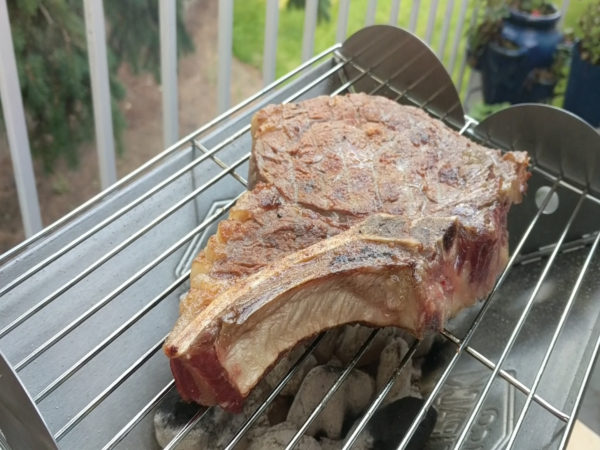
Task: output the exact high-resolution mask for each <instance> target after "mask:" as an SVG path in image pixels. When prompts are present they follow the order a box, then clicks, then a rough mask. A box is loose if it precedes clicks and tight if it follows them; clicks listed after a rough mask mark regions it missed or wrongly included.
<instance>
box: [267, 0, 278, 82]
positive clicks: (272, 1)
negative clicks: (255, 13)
mask: <svg viewBox="0 0 600 450" xmlns="http://www.w3.org/2000/svg"><path fill="white" fill-rule="evenodd" d="M266 15H267V18H266V21H265V45H264V49H263V84H265V85H266V84H268V83H270V82H271V81H273V80H274V79H275V69H276V65H277V31H278V26H279V24H278V22H279V0H267V10H266Z"/></svg>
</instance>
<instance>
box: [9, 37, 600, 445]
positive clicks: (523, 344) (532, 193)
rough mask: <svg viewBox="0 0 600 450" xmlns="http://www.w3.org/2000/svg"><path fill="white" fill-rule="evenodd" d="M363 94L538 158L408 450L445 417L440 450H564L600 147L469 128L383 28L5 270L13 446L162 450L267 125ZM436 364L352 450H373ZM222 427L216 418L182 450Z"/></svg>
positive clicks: (520, 110) (178, 149)
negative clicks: (184, 309) (207, 249)
mask: <svg viewBox="0 0 600 450" xmlns="http://www.w3.org/2000/svg"><path fill="white" fill-rule="evenodd" d="M350 91H362V92H368V93H372V94H378V95H385V96H388V97H390V98H392V99H395V100H397V101H400V102H403V103H409V104H416V105H417V106H420V107H421V108H424V109H426V110H427V111H428V112H429V113H430V114H432V115H434V116H436V117H438V118H440V119H442V120H444V121H445V122H446V123H447V124H448V125H450V126H452V127H454V128H455V129H457V130H459V131H460V133H463V134H466V135H468V136H470V137H472V138H473V139H475V140H479V141H481V142H483V143H486V144H488V145H491V146H495V147H500V148H503V149H515V148H516V149H520V150H522V149H524V150H527V151H529V153H530V155H531V157H532V160H533V165H532V173H533V175H532V178H531V179H530V182H529V193H528V195H527V196H526V198H525V200H524V202H523V204H521V205H518V206H514V207H513V209H512V210H511V214H510V217H509V230H510V239H511V242H510V245H511V254H512V256H511V258H510V261H509V263H508V266H507V268H506V270H505V271H504V272H503V273H502V275H501V276H500V278H499V280H498V283H497V285H496V287H495V288H494V290H493V292H492V293H491V294H490V296H489V297H488V298H487V299H486V300H485V301H484V302H482V303H480V304H478V305H477V306H475V307H473V308H470V309H469V310H467V311H464V312H463V313H461V315H460V316H459V317H457V318H455V319H453V320H452V321H451V322H450V323H449V324H448V325H447V326H446V328H445V329H444V331H443V332H442V333H441V336H442V338H440V340H442V341H443V342H444V344H440V345H437V346H436V347H435V348H434V349H433V350H432V352H434V354H433V355H432V358H431V360H432V361H434V362H435V363H434V364H432V365H431V367H430V370H429V372H428V373H424V377H423V380H422V382H423V383H429V392H430V394H429V395H428V396H427V397H426V399H425V400H426V401H425V404H424V406H423V407H422V408H421V411H420V412H419V414H418V415H417V417H416V418H415V420H414V421H413V423H412V425H411V427H410V429H409V430H408V433H407V434H406V436H405V437H404V440H403V441H402V442H399V443H398V444H399V446H400V448H405V447H406V445H407V444H408V442H409V440H410V438H411V436H412V435H413V434H414V433H415V431H416V430H417V427H418V424H419V422H420V421H421V420H422V419H423V418H424V416H425V414H426V412H427V410H428V409H429V408H430V407H431V406H434V407H435V408H436V409H437V411H438V423H437V425H436V428H435V430H434V432H433V434H432V435H431V437H430V438H429V441H428V444H427V448H431V449H442V448H455V447H457V448H458V447H460V448H501V447H502V448H504V447H512V448H518V449H527V448H531V449H540V448H563V447H564V446H565V445H566V442H567V439H568V436H569V433H570V430H571V429H572V426H573V423H574V419H575V417H576V415H577V411H578V407H579V405H580V402H581V399H582V396H583V392H584V389H585V386H586V383H587V380H588V379H589V376H590V373H591V370H592V367H593V362H594V361H595V359H596V356H597V354H598V349H599V346H600V320H599V318H600V301H599V300H600V280H599V279H598V277H596V276H594V274H595V273H598V268H599V266H600V257H599V256H598V255H597V252H596V249H597V247H598V241H599V240H600V233H599V230H600V173H599V170H598V169H599V168H600V157H599V150H600V137H599V136H598V135H597V134H596V132H595V131H594V130H593V129H591V128H590V127H589V126H587V125H586V124H585V123H583V122H582V121H580V120H579V119H577V118H575V117H574V116H572V115H570V114H568V113H565V112H563V111H559V110H557V109H554V108H551V107H548V106H543V105H520V106H515V107H512V108H509V109H507V110H504V111H502V112H500V113H497V114H495V115H493V116H491V117H490V118H489V119H487V120H485V121H484V122H482V123H479V124H477V123H476V122H475V121H474V120H472V119H470V118H468V117H467V118H465V116H464V113H463V108H462V105H461V102H460V100H459V97H458V95H457V92H456V89H455V87H454V85H453V84H452V81H451V79H450V77H449V76H448V74H447V73H446V71H445V70H444V68H443V66H442V65H441V64H440V63H439V61H438V60H437V58H436V57H435V56H434V54H433V53H432V52H431V51H430V50H429V49H428V48H427V46H426V45H425V44H423V43H422V42H421V41H419V40H418V39H417V38H415V37H414V36H412V35H411V34H410V33H408V32H405V31H403V30H400V29H397V28H393V27H388V26H375V27H369V28H365V29H363V30H361V31H360V32H358V33H356V34H355V35H354V36H352V37H351V38H349V39H348V40H347V41H346V42H345V43H344V44H343V45H340V44H338V45H335V46H333V47H332V48H330V49H328V50H327V51H325V52H323V53H321V54H319V55H317V56H315V57H314V58H312V59H311V60H310V61H308V62H306V63H305V64H303V65H301V66H300V67H298V68H297V69H296V70H294V71H293V72H291V73H290V74H288V75H286V76H284V77H283V78H281V79H280V80H278V81H276V82H275V83H273V84H271V85H269V86H267V87H266V88H264V89H263V90H262V91H260V92H258V93H257V94H255V95H253V96H252V97H250V98H249V99H247V100H246V101H244V102H242V103H241V104H240V105H238V106H236V107H235V108H233V109H232V110H230V111H228V112H227V113H225V114H223V115H221V116H219V117H217V118H216V119H214V120H213V121H211V122H210V123H208V124H207V125H205V126H204V127H202V128H201V129H199V130H198V131H196V132H194V133H192V134H191V135H189V136H187V137H185V138H184V139H182V140H181V141H180V142H178V143H177V144H175V145H173V146H172V147H170V148H169V149H167V150H166V151H164V152H163V153H161V154H160V155H158V156H156V157H155V158H153V159H152V160H151V161H149V162H148V163H146V164H144V165H143V166H142V167H140V168H139V169H137V170H135V171H134V172H133V173H131V174H130V175H128V176H126V177H125V178H123V179H122V180H121V181H119V182H118V183H117V184H115V185H114V186H112V187H110V188H109V189H108V190H105V191H103V192H102V193H100V194H99V195H98V196H96V197H95V198H94V199H92V200H90V201H88V202H87V203H85V204H84V205H82V206H81V207H79V208H77V209H76V210H75V211H73V212H72V213H71V214H69V215H67V216H66V217H65V218H63V219H61V220H59V221H58V222H56V223H54V224H53V225H51V226H50V227H48V228H46V229H45V230H43V231H42V232H40V233H39V234H38V235H36V236H34V237H33V238H31V239H29V240H28V241H26V242H24V243H23V244H21V245H19V246H17V247H16V248H14V249H13V250H11V251H9V252H8V253H6V254H4V255H3V256H2V257H1V259H0V264H2V266H1V267H0V286H1V287H0V296H1V298H2V300H1V302H0V349H1V351H2V354H3V356H2V357H1V358H0V429H1V430H2V432H3V434H4V436H5V438H6V440H7V442H8V444H9V445H11V446H12V447H13V448H15V449H17V448H55V447H56V446H59V447H61V448H106V449H108V448H114V447H122V448H156V447H157V444H156V442H155V440H154V433H153V424H152V412H153V411H154V410H155V408H156V407H157V405H158V404H159V403H160V402H161V400H162V399H163V398H164V397H165V396H166V395H167V393H168V392H169V391H171V390H172V389H174V382H173V380H172V375H171V372H170V370H169V366H168V363H167V361H166V357H165V356H164V355H163V353H162V351H161V346H162V342H163V340H164V338H165V336H166V334H167V333H168V332H169V330H170V328H171V327H172V325H173V323H174V322H175V320H176V318H177V315H178V302H179V297H180V295H181V294H182V293H184V292H185V291H186V290H187V286H188V277H189V273H190V272H189V267H190V262H191V260H192V259H193V257H194V256H195V255H196V254H197V252H198V251H199V249H200V248H201V247H202V246H203V245H204V244H205V242H206V239H207V237H208V236H210V235H211V234H212V233H213V232H214V231H215V227H216V224H217V223H218V221H219V220H220V219H222V218H224V217H225V214H226V212H227V210H228V208H229V207H231V205H232V204H233V203H234V202H235V200H236V199H237V198H238V197H239V195H240V194H241V193H242V192H243V191H244V189H245V188H246V180H245V174H246V173H247V169H248V157H249V153H248V151H249V149H250V146H251V139H250V135H249V129H250V126H249V121H250V118H251V116H252V114H253V113H254V112H255V111H257V110H258V109H260V108H261V107H263V106H265V105H266V104H269V103H282V102H291V101H297V100H301V99H306V98H310V97H315V96H317V95H323V94H329V95H335V94H343V93H346V92H350ZM373 336H374V334H373V335H371V337H370V338H369V339H370V340H372V339H373ZM369 342H370V341H369V340H368V342H365V343H364V345H363V349H364V348H366V346H367V345H368V344H369ZM318 344H319V338H317V339H316V340H315V341H314V342H313V343H312V344H311V345H309V347H308V350H307V352H306V353H305V354H304V355H303V357H301V358H300V360H298V362H297V363H296V364H294V366H293V367H292V369H290V372H289V373H288V375H286V376H285V377H284V378H283V379H282V380H281V382H280V384H279V385H278V386H277V388H275V390H274V391H273V392H271V393H270V394H269V395H268V396H267V397H266V399H265V400H264V402H263V403H262V404H261V405H260V406H259V407H258V409H257V410H256V412H255V414H253V415H252V416H251V417H250V418H249V419H248V420H247V421H246V422H245V423H244V424H243V425H242V426H241V427H240V429H239V431H238V432H237V433H236V434H235V435H234V436H232V440H231V442H230V444H229V447H228V448H235V447H236V445H237V444H238V443H239V442H241V440H242V437H243V436H244V434H245V433H246V432H247V431H248V430H249V429H250V428H251V427H252V425H253V424H254V423H255V421H256V419H257V418H258V417H259V416H260V414H262V413H264V412H265V410H266V408H267V406H268V405H269V404H270V403H271V402H272V401H273V399H274V398H275V397H276V395H277V393H278V392H279V390H280V389H281V388H282V387H283V386H284V384H285V383H287V381H289V379H290V378H291V376H292V374H293V373H294V371H295V370H297V368H298V365H299V364H300V362H301V360H302V358H305V357H306V355H307V354H308V353H310V352H311V351H313V350H314V349H315V347H316V346H317V345H318ZM419 345H420V342H419V341H415V342H414V344H413V345H412V346H411V347H410V351H409V353H408V354H407V355H406V356H405V357H404V359H403V362H402V363H401V365H400V366H399V367H398V368H397V370H396V371H395V372H394V375H393V376H392V377H391V378H390V380H389V382H388V383H387V385H386V386H385V388H384V389H383V390H382V391H381V392H378V393H377V394H376V396H375V398H374V400H373V401H372V403H371V405H370V406H369V408H368V409H367V411H366V413H365V414H364V415H363V416H362V418H361V419H360V420H359V421H358V424H357V426H355V427H354V428H353V430H352V431H351V432H350V433H348V435H347V436H346V437H345V441H344V447H343V448H350V447H351V446H352V444H353V443H354V442H355V441H356V439H357V437H358V436H359V434H360V433H361V432H362V430H363V429H364V428H365V426H366V425H367V424H368V422H369V420H370V418H371V417H372V416H373V414H374V413H375V412H376V410H377V408H378V406H379V405H380V404H381V403H382V401H383V400H384V398H385V396H386V394H387V393H388V392H389V390H390V389H391V387H392V385H393V383H394V382H395V381H396V379H397V377H398V374H399V373H400V370H401V369H402V367H403V366H404V364H406V362H407V361H408V359H409V358H410V357H411V356H412V355H413V354H414V353H415V352H416V351H418V349H419ZM360 356H361V355H360V354H357V355H356V356H355V358H354V359H353V360H352V362H351V363H350V365H352V364H353V363H355V362H356V361H357V360H358V358H359V357H360ZM349 369H350V367H349V368H348V369H347V370H345V371H343V372H342V375H341V377H342V378H341V379H340V380H338V382H336V383H335V384H334V385H333V386H332V388H331V390H330V391H329V393H328V394H327V395H326V396H325V397H324V399H323V401H322V402H321V403H320V404H319V405H318V407H317V409H316V410H315V411H314V414H312V415H311V417H310V418H309V421H310V420H313V419H314V418H315V416H316V415H317V414H318V413H319V412H320V411H321V410H322V408H323V407H324V405H325V403H326V401H327V400H328V399H329V398H330V397H331V395H332V394H333V392H334V391H335V389H338V388H339V387H340V385H341V384H342V382H343V380H344V378H345V377H346V376H347V374H348V372H349ZM205 414H206V410H205V409H199V410H198V412H197V413H195V414H194V415H193V416H192V417H191V419H190V420H189V421H188V423H187V425H186V426H185V427H184V428H183V429H182V430H181V431H180V432H179V433H178V434H177V436H176V437H175V438H174V439H173V440H172V441H171V443H170V444H169V445H168V448H169V449H171V448H176V446H177V445H178V443H180V442H181V441H182V440H183V439H184V437H185V436H186V434H187V433H188V432H189V431H190V430H191V429H192V428H193V427H194V426H195V425H197V424H199V423H200V424H201V422H202V419H203V417H204V416H205ZM307 427H308V422H307V424H305V426H304V427H302V429H301V430H300V432H299V433H298V435H297V436H296V437H295V438H294V440H293V442H292V444H294V443H296V442H297V439H298V438H299V437H300V436H301V433H302V432H303V431H304V430H305V429H306V428H307ZM0 440H1V439H0Z"/></svg>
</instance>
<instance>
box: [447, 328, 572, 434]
mask: <svg viewBox="0 0 600 450" xmlns="http://www.w3.org/2000/svg"><path fill="white" fill-rule="evenodd" d="M441 335H442V336H444V337H445V338H446V339H448V340H449V341H450V342H452V343H453V344H455V345H456V346H457V347H458V346H460V343H461V341H460V339H459V338H457V337H456V336H454V335H453V334H452V333H451V332H449V331H448V330H442V332H441ZM465 351H466V352H467V353H468V354H469V355H471V356H472V357H473V358H475V359H476V360H477V361H479V362H480V363H481V364H483V365H484V366H485V367H487V368H488V369H490V370H494V369H495V367H496V364H494V363H493V362H492V361H490V360H489V359H488V358H486V357H485V356H484V355H482V354H481V353H479V352H478V351H477V350H475V349H474V348H473V347H470V346H467V347H465ZM498 374H499V375H500V376H501V377H502V378H503V379H504V380H506V381H507V382H509V383H510V384H512V385H513V386H514V387H515V388H517V389H518V390H519V391H521V392H522V393H523V394H525V395H529V393H530V392H531V389H530V388H528V387H527V386H525V384H523V383H522V382H521V381H519V380H518V379H517V378H515V377H514V376H512V375H511V374H510V373H508V372H507V371H506V370H504V369H500V371H499V372H498ZM533 400H534V401H535V402H536V403H537V404H538V405H540V406H541V407H543V408H544V409H546V410H547V411H548V412H550V413H551V414H553V415H554V416H556V418H558V419H559V420H561V421H563V422H565V423H566V422H567V421H568V420H569V415H568V414H566V413H565V412H564V411H561V410H560V409H559V408H557V407H556V406H554V405H552V404H551V403H550V402H549V401H547V400H545V399H544V398H543V397H541V396H539V395H538V394H535V395H534V396H533Z"/></svg>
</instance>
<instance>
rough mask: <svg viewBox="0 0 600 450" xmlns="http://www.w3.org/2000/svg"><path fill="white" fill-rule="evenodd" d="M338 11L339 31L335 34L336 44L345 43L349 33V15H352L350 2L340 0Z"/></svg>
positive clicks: (348, 0)
mask: <svg viewBox="0 0 600 450" xmlns="http://www.w3.org/2000/svg"><path fill="white" fill-rule="evenodd" d="M339 8H340V9H339V11H338V20H337V31H336V34H335V40H336V42H338V43H340V42H344V40H346V34H347V33H348V15H349V14H350V0H340V6H339Z"/></svg>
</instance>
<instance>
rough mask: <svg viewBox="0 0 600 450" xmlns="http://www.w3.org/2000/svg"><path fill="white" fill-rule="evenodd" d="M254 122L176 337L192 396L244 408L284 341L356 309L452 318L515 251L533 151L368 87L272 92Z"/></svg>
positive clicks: (402, 319)
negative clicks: (490, 142) (489, 142)
mask: <svg viewBox="0 0 600 450" xmlns="http://www.w3.org/2000/svg"><path fill="white" fill-rule="evenodd" d="M252 138H253V148H252V157H251V160H250V176H249V179H250V189H251V190H250V191H249V192H246V193H245V194H244V195H243V196H242V197H241V198H240V199H239V200H238V202H237V203H236V205H234V207H233V208H232V209H231V211H230V214H229V218H228V219H226V220H224V221H222V222H221V223H220V224H219V226H218V231H217V233H216V234H215V235H214V236H212V237H211V238H210V239H209V241H208V243H207V245H206V248H205V249H204V250H203V251H202V252H200V254H199V255H198V256H197V258H196V259H195V260H194V262H193V264H192V270H191V284H190V291H189V293H188V295H187V297H186V298H185V299H184V300H183V301H182V302H181V304H180V317H179V319H178V321H177V323H176V324H175V327H174V329H173V331H172V332H171V334H170V335H169V337H168V339H167V341H166V342H165V345H164V350H165V353H166V354H167V356H168V357H169V358H170V361H171V369H172V371H173V375H174V377H175V382H176V385H177V388H178V390H179V392H180V394H181V396H182V397H183V398H184V399H185V400H193V401H195V402H198V403H201V404H204V405H220V406H222V407H223V408H225V409H227V410H230V411H239V410H240V409H241V406H242V404H243V401H244V398H245V397H246V396H247V395H248V394H249V392H250V391H251V390H252V388H253V387H254V386H255V385H256V384H257V383H258V381H260V379H261V378H262V377H263V375H264V374H265V372H266V371H267V370H268V369H269V368H270V367H271V366H272V365H273V364H275V362H276V361H277V360H278V358H279V357H280V356H281V355H282V354H284V353H285V352H287V351H289V350H290V349H291V348H292V347H293V346H294V345H296V344H297V343H298V342H300V341H302V340H305V339H307V338H310V337H311V336H314V335H315V334H317V333H319V332H321V331H323V330H327V329H329V328H332V327H336V326H339V325H342V324H347V323H363V324H368V325H371V326H377V327H383V326H396V327H401V328H404V329H406V330H408V331H410V332H411V333H413V334H414V335H415V336H417V337H422V336H423V335H424V334H425V333H427V332H428V331H437V330H440V329H441V328H442V327H443V324H444V322H445V321H446V320H447V319H448V318H450V317H452V316H453V315H455V314H456V313H457V312H458V311H460V310H461V309H462V308H464V307H467V306H470V305H472V304H473V303H474V302H475V301H476V300H477V299H480V298H483V297H484V296H485V295H487V294H488V293H489V292H490V290H491V289H492V287H493V285H494V282H495V280H496V278H497V277H498V275H499V273H500V272H501V270H502V269H503V268H504V267H505V265H506V262H507V255H508V234H507V226H506V216H507V213H508V210H509V208H510V205H511V204H512V203H518V202H520V201H521V197H522V194H523V193H524V192H525V189H526V181H527V179H528V177H529V173H528V172H527V165H528V157H527V155H526V153H524V152H507V153H504V154H502V153H501V152H500V151H498V150H492V149H488V148H486V147H482V146H480V145H478V144H476V143H474V142H473V141H471V140H469V139H467V138H465V137H463V136H460V135H459V134H457V133H456V132H455V131H453V130H451V129H449V128H447V127H446V126H445V125H444V124H442V123H441V122H440V121H438V120H435V119H433V118H431V117H430V116H428V115H427V114H426V113H425V112H423V111H421V110H420V109H417V108H414V107H409V106H402V105H399V104H397V103H395V102H393V101H391V100H388V99H386V98H383V97H376V96H368V95H365V94H350V95H347V96H338V97H332V98H330V97H318V98H314V99H311V100H306V101H304V102H301V103H299V104H286V105H271V106H267V107H266V108H264V109H263V110H261V111H259V112H258V113H257V114H256V115H255V116H254V118H253V120H252Z"/></svg>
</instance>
